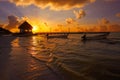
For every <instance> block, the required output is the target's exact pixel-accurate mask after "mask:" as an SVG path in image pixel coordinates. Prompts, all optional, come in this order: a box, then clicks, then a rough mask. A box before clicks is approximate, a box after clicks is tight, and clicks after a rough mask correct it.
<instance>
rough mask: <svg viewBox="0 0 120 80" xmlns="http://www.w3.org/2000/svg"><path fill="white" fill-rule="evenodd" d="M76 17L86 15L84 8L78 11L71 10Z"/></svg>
mask: <svg viewBox="0 0 120 80" xmlns="http://www.w3.org/2000/svg"><path fill="white" fill-rule="evenodd" d="M73 12H74V14H75V16H76V18H77V19H81V18H82V17H84V16H85V15H86V13H85V11H84V10H82V9H81V10H79V11H73Z"/></svg>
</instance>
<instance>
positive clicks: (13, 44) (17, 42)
mask: <svg viewBox="0 0 120 80" xmlns="http://www.w3.org/2000/svg"><path fill="white" fill-rule="evenodd" d="M11 45H12V47H20V45H19V38H16V39H14V40H13V41H12V42H11Z"/></svg>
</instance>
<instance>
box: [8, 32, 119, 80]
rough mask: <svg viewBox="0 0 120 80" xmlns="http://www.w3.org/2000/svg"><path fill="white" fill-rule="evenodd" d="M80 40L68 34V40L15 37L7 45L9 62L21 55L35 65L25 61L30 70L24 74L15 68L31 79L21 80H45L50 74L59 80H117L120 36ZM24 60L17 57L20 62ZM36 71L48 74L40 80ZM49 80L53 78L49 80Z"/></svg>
mask: <svg viewBox="0 0 120 80" xmlns="http://www.w3.org/2000/svg"><path fill="white" fill-rule="evenodd" d="M91 35H92V34H91ZM81 36H82V35H81V34H71V35H69V38H68V39H62V38H59V39H58V38H52V39H46V38H45V37H43V36H32V37H17V38H15V39H14V40H12V42H11V46H12V50H11V58H10V60H17V59H18V57H19V56H21V53H24V55H26V54H27V53H28V54H30V55H31V57H32V58H34V59H36V60H37V61H38V62H36V61H35V62H34V60H33V61H32V62H31V61H29V59H30V58H28V59H27V61H26V63H25V64H27V63H28V62H29V64H28V65H27V67H30V66H33V67H32V68H31V67H30V68H28V71H26V70H27V69H26V66H24V67H22V66H21V67H19V68H23V70H24V71H25V73H26V75H27V74H32V75H33V77H32V78H31V77H30V76H31V75H27V76H24V80H31V79H33V80H34V79H35V80H47V79H48V78H49V77H47V76H49V75H50V74H54V76H56V77H58V78H60V80H120V33H111V34H110V36H109V37H108V39H105V40H89V41H82V40H81V38H80V37H81ZM17 52H19V54H17ZM27 56H28V55H27ZM27 56H23V55H22V56H21V58H23V62H24V60H26V59H25V57H27ZM19 60H20V59H18V61H19ZM30 60H31V59H30ZM39 62H40V63H39ZM15 63H17V62H15ZM19 65H20V63H19ZM36 67H39V68H36ZM34 68H35V69H34ZM20 70H22V69H20ZM23 70H22V71H23ZM34 70H35V71H34ZM37 70H38V72H37ZM29 71H30V73H29ZM40 71H44V72H45V73H49V74H46V77H47V78H46V79H42V78H43V77H41V75H43V73H40ZM27 72H28V73H27ZM25 73H24V74H25ZM24 74H23V73H21V75H24ZM40 74H41V75H40ZM52 76H53V75H52ZM28 77H30V79H28ZM36 77H37V78H36ZM38 77H39V78H38ZM44 77H45V76H44ZM49 79H50V78H49ZM51 80H57V78H55V77H51Z"/></svg>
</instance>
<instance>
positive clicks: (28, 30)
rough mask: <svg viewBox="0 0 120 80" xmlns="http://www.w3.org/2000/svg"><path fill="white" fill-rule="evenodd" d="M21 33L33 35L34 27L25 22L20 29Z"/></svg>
mask: <svg viewBox="0 0 120 80" xmlns="http://www.w3.org/2000/svg"><path fill="white" fill-rule="evenodd" d="M18 28H19V29H20V33H32V28H33V27H32V26H31V25H30V24H29V23H28V22H27V21H25V22H23V23H22V24H21V25H20V26H19V27H18Z"/></svg>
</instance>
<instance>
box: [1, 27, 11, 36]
mask: <svg viewBox="0 0 120 80" xmlns="http://www.w3.org/2000/svg"><path fill="white" fill-rule="evenodd" d="M6 34H11V32H10V31H9V30H6V29H4V28H2V27H0V35H6Z"/></svg>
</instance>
